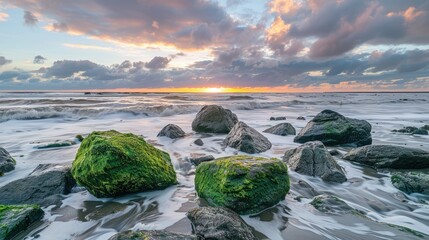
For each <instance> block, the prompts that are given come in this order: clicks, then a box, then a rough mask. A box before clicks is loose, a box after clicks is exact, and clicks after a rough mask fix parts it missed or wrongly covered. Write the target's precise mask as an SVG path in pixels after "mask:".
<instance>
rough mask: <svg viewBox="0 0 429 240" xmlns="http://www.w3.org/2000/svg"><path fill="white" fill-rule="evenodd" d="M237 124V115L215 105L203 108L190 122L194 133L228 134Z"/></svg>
mask: <svg viewBox="0 0 429 240" xmlns="http://www.w3.org/2000/svg"><path fill="white" fill-rule="evenodd" d="M237 122H238V118H237V115H235V114H234V113H232V112H231V110H229V109H224V108H223V107H221V106H217V105H208V106H204V107H203V108H202V109H201V110H200V111H199V112H198V113H197V116H196V117H195V119H194V121H192V130H194V131H195V132H208V133H229V131H230V130H231V129H232V128H233V127H234V125H235V124H236V123H237Z"/></svg>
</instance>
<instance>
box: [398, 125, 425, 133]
mask: <svg viewBox="0 0 429 240" xmlns="http://www.w3.org/2000/svg"><path fill="white" fill-rule="evenodd" d="M392 132H398V133H406V134H413V135H428V131H427V129H424V127H422V128H417V127H410V126H408V127H403V128H401V129H394V130H392Z"/></svg>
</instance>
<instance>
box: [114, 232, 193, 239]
mask: <svg viewBox="0 0 429 240" xmlns="http://www.w3.org/2000/svg"><path fill="white" fill-rule="evenodd" d="M109 240H198V238H197V236H192V235H185V234H178V233H172V232H168V231H165V230H143V231H136V232H133V231H125V232H122V233H118V234H116V235H114V236H113V237H111V238H109Z"/></svg>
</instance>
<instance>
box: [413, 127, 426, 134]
mask: <svg viewBox="0 0 429 240" xmlns="http://www.w3.org/2000/svg"><path fill="white" fill-rule="evenodd" d="M428 134H429V133H428V131H427V130H425V129H421V128H420V129H417V130H416V131H414V132H413V135H428Z"/></svg>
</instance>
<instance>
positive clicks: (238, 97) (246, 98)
mask: <svg viewBox="0 0 429 240" xmlns="http://www.w3.org/2000/svg"><path fill="white" fill-rule="evenodd" d="M253 99H254V98H253V97H251V96H245V95H243V96H229V98H228V100H253Z"/></svg>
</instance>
